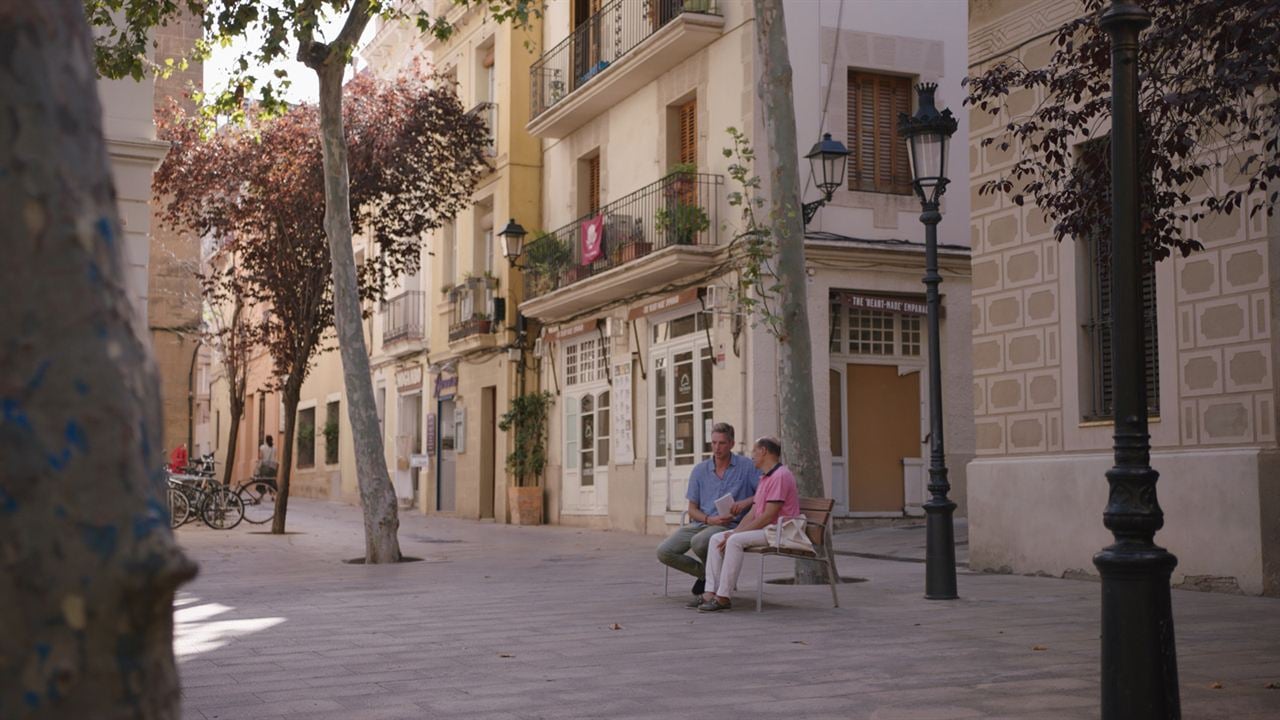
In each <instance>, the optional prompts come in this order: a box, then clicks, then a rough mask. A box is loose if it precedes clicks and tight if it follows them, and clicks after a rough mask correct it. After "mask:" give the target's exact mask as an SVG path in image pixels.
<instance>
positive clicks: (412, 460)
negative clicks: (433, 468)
mask: <svg viewBox="0 0 1280 720" xmlns="http://www.w3.org/2000/svg"><path fill="white" fill-rule="evenodd" d="M430 465H431V456H430V455H419V454H417V453H414V454H412V455H410V456H409V467H411V468H424V467H429V466H430Z"/></svg>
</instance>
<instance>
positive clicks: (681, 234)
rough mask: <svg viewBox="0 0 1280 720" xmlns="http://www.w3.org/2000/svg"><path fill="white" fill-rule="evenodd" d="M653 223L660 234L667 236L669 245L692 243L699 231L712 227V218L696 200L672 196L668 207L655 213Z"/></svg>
mask: <svg viewBox="0 0 1280 720" xmlns="http://www.w3.org/2000/svg"><path fill="white" fill-rule="evenodd" d="M653 225H654V229H656V230H657V231H658V233H659V234H660V235H665V236H666V237H667V244H668V245H670V244H676V245H692V244H693V243H694V241H695V240H697V238H698V234H699V233H702V232H706V230H707V228H709V227H711V219H710V218H709V217H707V211H706V210H703V209H702V206H700V205H698V204H697V203H696V202H690V201H688V200H685V199H683V198H672V199H671V200H670V201H669V203H668V204H667V206H666V207H664V208H658V212H656V213H654V216H653Z"/></svg>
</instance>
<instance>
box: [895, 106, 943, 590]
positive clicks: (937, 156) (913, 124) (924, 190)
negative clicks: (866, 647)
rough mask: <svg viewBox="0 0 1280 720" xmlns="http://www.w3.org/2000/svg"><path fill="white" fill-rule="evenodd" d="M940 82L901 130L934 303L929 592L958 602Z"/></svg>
mask: <svg viewBox="0 0 1280 720" xmlns="http://www.w3.org/2000/svg"><path fill="white" fill-rule="evenodd" d="M937 89H938V86H937V84H935V83H921V84H920V85H917V86H916V93H917V94H918V97H919V102H918V109H917V110H916V114H915V115H911V116H908V115H907V114H906V113H902V114H900V115H899V116H898V132H899V133H901V134H902V136H903V137H905V138H906V140H907V156H908V158H909V159H910V161H911V177H912V186H913V187H914V188H915V191H916V195H918V196H919V197H920V208H921V213H920V222H922V223H924V230H925V235H924V238H925V246H924V248H925V249H924V285H925V297H926V299H927V302H928V306H929V499H928V500H927V501H925V503H924V511H925V517H926V523H927V527H926V535H927V538H926V546H925V573H924V575H925V581H924V596H925V598H926V599H929V600H954V599H956V598H957V597H958V595H957V594H956V539H955V524H954V521H953V519H952V515H953V514H954V513H955V510H956V504H955V503H954V502H952V501H951V499H950V498H948V497H947V493H948V492H950V491H951V484H950V483H949V482H947V465H946V456H945V451H944V450H943V444H942V355H941V345H942V342H941V338H940V331H939V327H938V316H939V314H940V311H941V309H940V308H939V300H938V283H940V282H942V276H941V275H939V274H938V223H939V222H940V221H941V220H942V213H940V212H938V200H939V198H941V197H942V193H944V192H946V190H947V146H948V145H949V144H950V140H951V135H952V134H953V133H955V131H956V119H955V118H954V117H952V116H951V111H950V110H943V111H942V112H938V109H937V108H936V107H934V104H933V93H934V91H935V90H937Z"/></svg>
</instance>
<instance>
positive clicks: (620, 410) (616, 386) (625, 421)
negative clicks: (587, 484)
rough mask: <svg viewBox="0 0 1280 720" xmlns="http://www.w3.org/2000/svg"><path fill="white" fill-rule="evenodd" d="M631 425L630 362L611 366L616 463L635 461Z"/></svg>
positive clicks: (627, 463) (628, 463)
mask: <svg viewBox="0 0 1280 720" xmlns="http://www.w3.org/2000/svg"><path fill="white" fill-rule="evenodd" d="M635 460H636V453H635V447H634V446H633V436H632V427H631V363H630V362H625V363H621V364H618V365H614V366H613V461H614V463H615V464H617V465H630V464H631V463H633V462H635Z"/></svg>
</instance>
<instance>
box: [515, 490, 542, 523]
mask: <svg viewBox="0 0 1280 720" xmlns="http://www.w3.org/2000/svg"><path fill="white" fill-rule="evenodd" d="M507 509H508V510H510V511H511V524H512V525H541V524H542V488H541V487H508V488H507Z"/></svg>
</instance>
